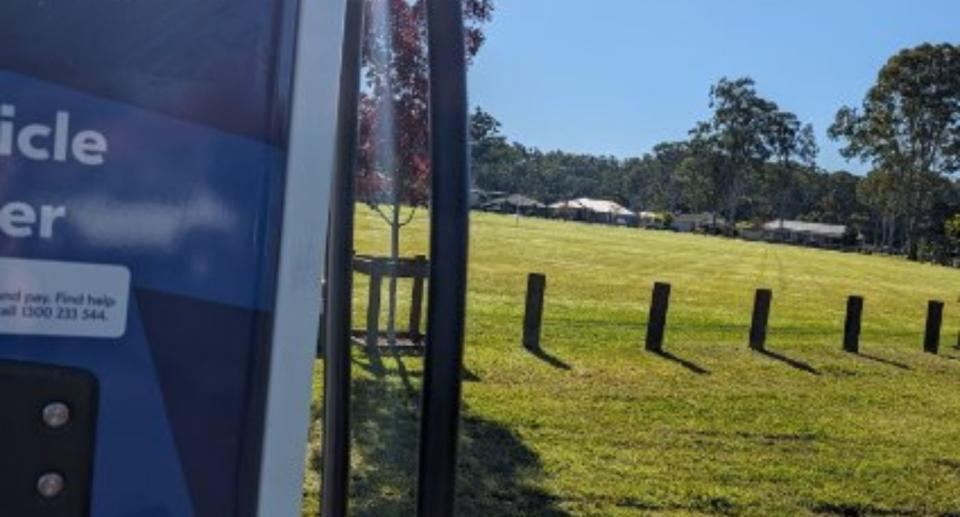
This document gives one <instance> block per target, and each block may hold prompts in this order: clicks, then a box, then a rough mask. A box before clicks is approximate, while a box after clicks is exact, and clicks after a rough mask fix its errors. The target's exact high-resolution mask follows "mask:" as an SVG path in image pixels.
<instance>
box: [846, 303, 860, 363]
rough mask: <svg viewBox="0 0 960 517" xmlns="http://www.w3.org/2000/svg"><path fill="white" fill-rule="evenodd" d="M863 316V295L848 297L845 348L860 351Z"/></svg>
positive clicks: (852, 351) (855, 352) (849, 350)
mask: <svg viewBox="0 0 960 517" xmlns="http://www.w3.org/2000/svg"><path fill="white" fill-rule="evenodd" d="M862 317H863V297H862V296H851V297H849V298H847V319H846V321H845V322H844V325H843V350H844V351H845V352H850V353H851V354H859V353H860V322H861V319H862Z"/></svg>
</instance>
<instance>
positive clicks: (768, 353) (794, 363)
mask: <svg viewBox="0 0 960 517" xmlns="http://www.w3.org/2000/svg"><path fill="white" fill-rule="evenodd" d="M756 352H757V353H758V354H760V355H762V356H764V357H768V358H770V359H773V360H775V361H780V362H781V363H784V364H786V365H787V366H790V367H791V368H795V369H797V370H800V371H802V372H807V373H809V374H813V375H820V371H819V370H817V369H816V368H814V367H813V366H810V364H809V363H805V362H803V361H800V360H798V359H793V358H792V357H787V356H785V355H783V354H778V353H777V352H774V351H772V350H768V349H763V350H757V351H756Z"/></svg>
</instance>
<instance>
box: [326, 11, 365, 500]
mask: <svg viewBox="0 0 960 517" xmlns="http://www.w3.org/2000/svg"><path fill="white" fill-rule="evenodd" d="M344 24H345V26H344V42H343V51H342V64H341V70H340V99H339V106H338V112H337V134H336V153H337V154H336V157H335V159H336V162H335V163H336V170H335V171H334V177H333V185H332V189H331V195H330V200H331V208H330V226H329V234H328V239H327V272H328V276H327V282H326V289H327V292H326V295H327V296H326V305H327V307H326V309H327V310H326V312H325V314H324V318H325V320H326V332H325V338H326V344H325V346H324V349H325V356H324V357H325V359H326V360H325V362H324V383H323V393H324V395H323V474H322V476H323V488H322V492H321V496H320V497H321V499H320V512H321V515H323V517H344V516H346V514H347V500H348V495H349V494H348V483H349V476H350V303H351V299H352V282H353V264H352V262H353V211H354V206H353V201H354V167H355V165H356V149H357V108H358V96H359V92H360V42H361V37H362V31H363V0H347V4H346V13H345V17H344Z"/></svg>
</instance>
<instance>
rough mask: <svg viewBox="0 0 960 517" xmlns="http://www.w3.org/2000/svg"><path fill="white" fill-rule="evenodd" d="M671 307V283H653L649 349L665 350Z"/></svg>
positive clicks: (655, 350) (648, 327)
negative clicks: (668, 313)
mask: <svg viewBox="0 0 960 517" xmlns="http://www.w3.org/2000/svg"><path fill="white" fill-rule="evenodd" d="M669 308H670V284H668V283H665V282H656V283H654V284H653V299H652V300H651V302H650V318H649V319H648V320H647V347H646V348H647V350H651V351H654V352H660V351H662V350H663V335H664V333H665V331H666V327H667V310H668V309H669Z"/></svg>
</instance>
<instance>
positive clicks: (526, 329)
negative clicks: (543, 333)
mask: <svg viewBox="0 0 960 517" xmlns="http://www.w3.org/2000/svg"><path fill="white" fill-rule="evenodd" d="M546 287H547V277H546V276H544V275H543V274H541V273H530V275H529V276H527V304H526V311H525V312H524V314H523V346H524V347H525V348H526V349H527V350H540V328H541V326H542V324H543V293H544V291H545V290H546Z"/></svg>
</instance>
